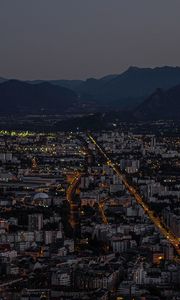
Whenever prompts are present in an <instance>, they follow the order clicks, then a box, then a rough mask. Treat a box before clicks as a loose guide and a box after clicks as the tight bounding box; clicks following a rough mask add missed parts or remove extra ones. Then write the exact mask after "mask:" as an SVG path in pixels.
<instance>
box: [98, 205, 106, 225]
mask: <svg viewBox="0 0 180 300" xmlns="http://www.w3.org/2000/svg"><path fill="white" fill-rule="evenodd" d="M104 205H105V204H104V202H100V203H99V205H98V207H99V212H100V214H101V218H102V220H103V223H104V224H108V223H109V222H108V219H107V217H106V215H105V212H104Z"/></svg>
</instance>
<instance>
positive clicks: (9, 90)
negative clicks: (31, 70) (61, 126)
mask: <svg viewBox="0 0 180 300" xmlns="http://www.w3.org/2000/svg"><path fill="white" fill-rule="evenodd" d="M0 103H1V113H42V112H43V113H64V112H66V111H67V110H71V109H72V107H73V106H74V105H75V104H76V103H77V95H76V94H75V92H73V91H71V90H69V89H67V88H64V87H59V86H56V85H52V84H50V83H48V82H43V83H38V84H29V83H26V82H22V81H18V80H8V81H5V82H3V83H1V84H0Z"/></svg>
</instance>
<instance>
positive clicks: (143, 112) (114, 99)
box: [0, 67, 180, 119]
mask: <svg viewBox="0 0 180 300" xmlns="http://www.w3.org/2000/svg"><path fill="white" fill-rule="evenodd" d="M178 85H180V67H161V68H160V67H158V68H154V69H151V68H138V67H130V68H129V69H128V70H127V71H125V72H124V73H122V74H120V75H116V74H115V75H107V76H105V77H103V78H101V79H95V78H90V79H87V80H86V81H82V80H50V81H43V80H35V81H27V82H24V81H18V80H7V79H4V78H0V103H1V112H2V113H13V112H15V113H17V112H23V113H31V112H33V113H41V112H45V113H55V112H56V113H65V112H69V111H73V109H74V108H75V110H74V111H76V112H77V109H78V107H79V103H80V106H83V105H86V104H87V103H90V104H91V106H92V107H95V108H96V109H97V111H101V110H114V109H115V110H121V111H122V110H124V109H125V110H129V111H131V112H132V113H133V115H134V116H135V117H136V118H143V119H145V118H152V117H154V118H158V116H159V117H161V116H162V117H164V118H167V117H171V118H173V116H174V117H175V118H177V117H178V115H179V112H180V106H179V104H178V103H179V102H178V99H180V88H179V87H178ZM157 89H158V90H157ZM169 89H170V91H168V90H169ZM166 91H167V92H166ZM151 94H152V95H151ZM154 110H155V111H154Z"/></svg>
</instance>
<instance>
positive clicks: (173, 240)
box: [88, 134, 180, 255]
mask: <svg viewBox="0 0 180 300" xmlns="http://www.w3.org/2000/svg"><path fill="white" fill-rule="evenodd" d="M88 137H89V139H90V140H91V141H92V142H93V144H94V145H95V146H96V148H97V149H98V150H99V152H100V153H101V155H102V156H103V157H104V158H105V160H106V163H107V164H108V165H109V166H111V167H112V168H113V170H114V172H115V173H116V174H117V175H118V177H119V178H120V180H121V181H122V183H123V184H124V186H125V188H126V190H127V191H128V192H129V193H130V194H131V195H132V196H133V197H134V198H135V200H136V202H137V203H138V204H139V205H140V206H141V207H142V208H143V210H144V212H145V213H146V214H147V215H148V217H149V219H150V220H151V221H152V222H153V223H154V225H155V226H156V227H157V228H158V230H159V231H160V233H161V234H162V235H163V236H164V237H165V238H166V240H167V241H168V242H169V243H170V244H171V245H172V246H173V247H174V249H175V250H176V252H177V254H178V255H180V243H179V239H178V238H177V237H176V236H175V235H174V234H173V232H172V231H171V230H170V229H169V228H167V227H165V226H164V224H163V223H162V222H161V219H160V218H159V217H158V216H157V215H156V214H155V212H154V211H153V210H151V209H150V208H149V206H148V204H147V203H146V202H145V201H144V199H143V198H142V196H141V195H140V194H139V193H138V191H136V189H135V188H134V187H133V186H132V185H131V184H130V183H129V182H128V180H127V179H126V177H125V175H124V174H123V173H122V171H121V170H120V167H119V165H118V164H116V163H115V162H113V161H112V160H111V159H110V158H109V157H108V155H107V154H106V153H105V151H104V150H103V149H102V147H100V145H99V144H98V143H97V142H96V140H95V139H94V138H93V136H92V135H91V134H89V135H88Z"/></svg>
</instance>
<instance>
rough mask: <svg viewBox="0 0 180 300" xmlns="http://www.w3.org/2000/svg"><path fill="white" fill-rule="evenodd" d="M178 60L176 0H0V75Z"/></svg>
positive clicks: (76, 72) (83, 71)
mask: <svg viewBox="0 0 180 300" xmlns="http://www.w3.org/2000/svg"><path fill="white" fill-rule="evenodd" d="M130 65H133V66H140V67H147V66H148V67H149V66H150V67H154V66H162V65H180V0H0V76H2V77H8V78H19V79H62V78H65V79H84V78H87V77H93V76H95V77H100V76H103V75H106V74H110V73H121V72H122V71H124V70H125V69H127V68H128V67H129V66H130Z"/></svg>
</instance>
